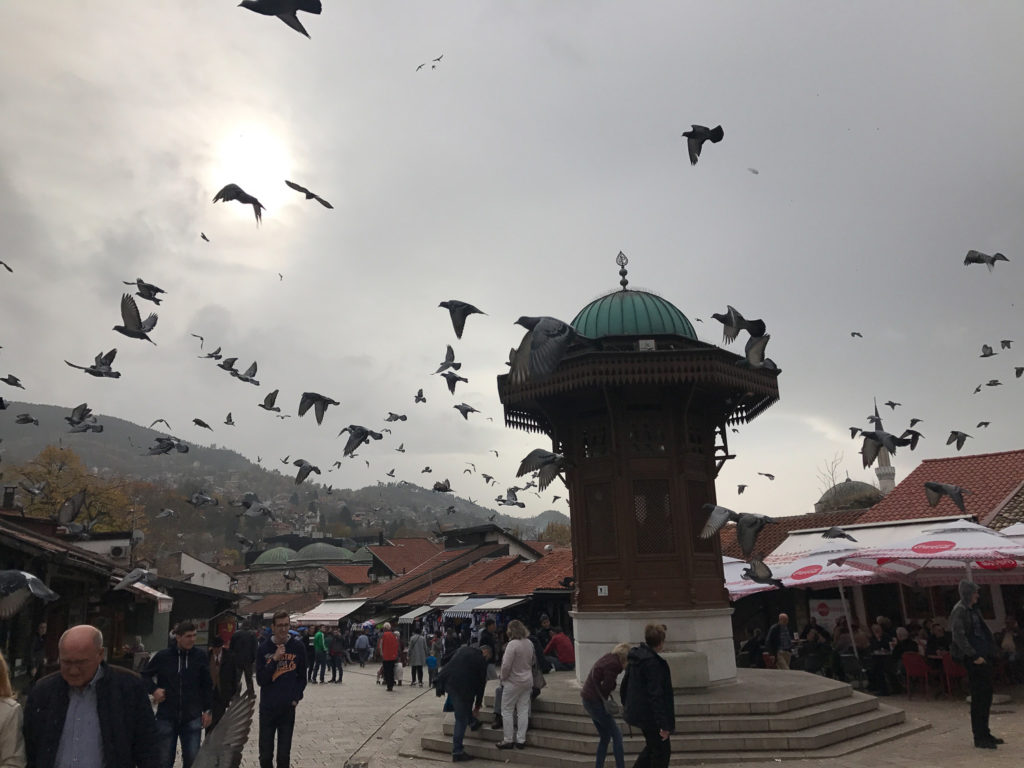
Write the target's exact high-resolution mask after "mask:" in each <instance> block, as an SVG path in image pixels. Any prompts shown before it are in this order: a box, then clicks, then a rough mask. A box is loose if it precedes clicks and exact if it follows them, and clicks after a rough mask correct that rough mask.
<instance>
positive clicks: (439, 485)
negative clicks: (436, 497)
mask: <svg viewBox="0 0 1024 768" xmlns="http://www.w3.org/2000/svg"><path fill="white" fill-rule="evenodd" d="M432 490H433V491H434V492H435V493H451V492H452V484H451V483H450V482H448V478H445V479H444V481H440V480H439V481H438V482H436V483H434V487H433V489H432Z"/></svg>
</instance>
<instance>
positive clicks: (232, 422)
mask: <svg viewBox="0 0 1024 768" xmlns="http://www.w3.org/2000/svg"><path fill="white" fill-rule="evenodd" d="M224 423H225V424H227V425H228V426H229V427H233V426H235V420H234V419H232V418H231V411H228V417H227V418H226V419H224Z"/></svg>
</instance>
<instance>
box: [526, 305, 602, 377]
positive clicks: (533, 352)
mask: <svg viewBox="0 0 1024 768" xmlns="http://www.w3.org/2000/svg"><path fill="white" fill-rule="evenodd" d="M515 325H521V326H522V327H523V328H526V334H525V335H524V336H523V338H522V341H520V342H519V347H518V348H517V349H516V353H515V362H514V364H513V365H512V372H511V380H512V383H513V384H524V383H526V382H527V381H528V380H533V381H539V380H542V379H545V378H547V377H548V376H550V375H551V374H552V373H554V372H555V369H556V368H557V367H558V364H559V363H561V362H562V358H563V357H565V353H566V352H567V351H568V349H569V345H570V344H572V343H573V342H574V341H576V340H577V339H580V340H586V337H584V336H581V335H580V334H578V333H577V332H576V329H575V328H573V327H572V326H571V325H569V324H568V323H563V322H562V321H561V320H558V319H556V318H554V317H527V316H525V315H524V316H523V317H520V318H519V319H518V320H516V322H515Z"/></svg>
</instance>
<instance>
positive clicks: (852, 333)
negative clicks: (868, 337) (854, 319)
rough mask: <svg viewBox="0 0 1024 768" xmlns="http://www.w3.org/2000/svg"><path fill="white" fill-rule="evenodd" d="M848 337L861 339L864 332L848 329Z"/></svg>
mask: <svg viewBox="0 0 1024 768" xmlns="http://www.w3.org/2000/svg"><path fill="white" fill-rule="evenodd" d="M850 338H851V339H852V338H857V339H863V338H864V334H863V333H861V332H860V331H850Z"/></svg>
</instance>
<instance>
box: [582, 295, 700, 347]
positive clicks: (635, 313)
mask: <svg viewBox="0 0 1024 768" xmlns="http://www.w3.org/2000/svg"><path fill="white" fill-rule="evenodd" d="M571 325H572V327H573V328H575V329H576V331H577V332H578V333H581V334H583V335H584V336H589V337H590V338H592V339H595V338H601V337H603V336H683V337H685V338H687V339H693V340H694V341H696V340H697V334H696V333H695V332H694V330H693V325H691V324H690V321H689V320H687V319H686V315H684V314H683V313H682V312H680V311H679V310H678V309H677V308H676V307H675V306H674V305H673V304H672V303H671V302H669V301H666V300H665V299H663V298H661V297H660V296H655V295H654V294H653V293H648V292H647V291H634V290H623V291H612V292H611V293H609V294H606V295H605V296H602V297H601V298H599V299H595V300H594V301H592V302H590V303H589V304H587V306H585V307H584V308H583V309H581V310H580V312H579V314H578V315H576V317H575V319H574V320H573V321H572V323H571Z"/></svg>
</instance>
